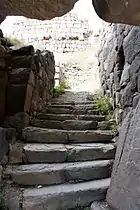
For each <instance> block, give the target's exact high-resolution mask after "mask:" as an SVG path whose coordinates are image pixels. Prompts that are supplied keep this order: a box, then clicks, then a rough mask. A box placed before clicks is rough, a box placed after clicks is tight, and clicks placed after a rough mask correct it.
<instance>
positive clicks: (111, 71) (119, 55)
mask: <svg viewBox="0 0 140 210" xmlns="http://www.w3.org/2000/svg"><path fill="white" fill-rule="evenodd" d="M103 37H104V39H103ZM101 39H102V42H101V50H100V53H99V64H100V68H99V71H100V78H101V85H102V87H103V89H104V92H105V93H106V94H108V95H109V96H110V97H111V98H112V101H111V102H112V106H113V108H114V109H115V113H116V118H117V120H118V121H119V120H120V121H121V120H122V113H123V117H125V115H126V114H127V113H128V112H129V111H130V109H131V108H135V107H136V105H137V103H138V100H139V98H140V89H139V74H140V71H139V67H140V63H139V61H140V51H139V49H140V44H139V39H140V28H139V27H138V26H133V27H132V26H128V25H121V24H118V25H115V24H113V25H111V26H110V25H107V26H106V27H105V31H104V33H103V35H102V37H101ZM109 43H110V44H109Z"/></svg>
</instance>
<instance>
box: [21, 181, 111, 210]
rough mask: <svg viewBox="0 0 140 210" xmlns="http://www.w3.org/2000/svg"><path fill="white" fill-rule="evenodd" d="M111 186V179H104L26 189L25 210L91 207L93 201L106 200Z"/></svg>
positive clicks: (64, 209)
mask: <svg viewBox="0 0 140 210" xmlns="http://www.w3.org/2000/svg"><path fill="white" fill-rule="evenodd" d="M109 185H110V179H102V180H96V181H89V182H84V183H77V184H62V185H56V186H50V187H43V188H40V189H37V188H29V189H25V190H24V193H23V210H44V209H47V210H58V209H61V210H66V209H69V208H76V207H77V206H79V207H85V206H89V205H90V204H91V203H92V202H93V201H98V200H103V199H105V197H106V192H107V189H108V187H109Z"/></svg>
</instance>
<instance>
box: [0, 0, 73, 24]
mask: <svg viewBox="0 0 140 210" xmlns="http://www.w3.org/2000/svg"><path fill="white" fill-rule="evenodd" d="M76 1H77V0H65V1H64V0H57V1H56V0H40V1H38V0H12V1H8V0H1V1H0V22H2V21H3V20H4V19H5V17H6V16H8V15H20V16H26V17H28V18H34V19H40V20H44V19H51V18H54V17H56V16H62V15H64V14H66V13H67V12H69V11H70V10H71V9H72V8H73V6H74V4H75V2H76Z"/></svg>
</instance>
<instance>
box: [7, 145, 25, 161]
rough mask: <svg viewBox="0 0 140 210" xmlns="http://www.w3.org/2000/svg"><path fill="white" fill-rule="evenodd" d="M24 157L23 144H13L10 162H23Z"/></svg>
mask: <svg viewBox="0 0 140 210" xmlns="http://www.w3.org/2000/svg"><path fill="white" fill-rule="evenodd" d="M22 158H23V147H22V145H21V144H18V143H17V144H11V145H10V151H9V161H10V164H18V163H22Z"/></svg>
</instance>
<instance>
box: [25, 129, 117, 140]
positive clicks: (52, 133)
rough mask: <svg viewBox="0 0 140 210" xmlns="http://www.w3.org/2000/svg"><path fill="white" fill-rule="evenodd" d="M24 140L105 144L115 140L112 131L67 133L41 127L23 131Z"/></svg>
mask: <svg viewBox="0 0 140 210" xmlns="http://www.w3.org/2000/svg"><path fill="white" fill-rule="evenodd" d="M23 138H24V141H25V142H34V143H36V142H39V143H68V142H74V143H80V142H81V143H84V142H85V143H88V142H98V143H104V142H110V141H111V140H112V138H113V134H112V132H111V131H104V130H103V131H101V130H94V131H92V130H87V131H66V130H57V129H46V128H39V127H27V128H25V129H23Z"/></svg>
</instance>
